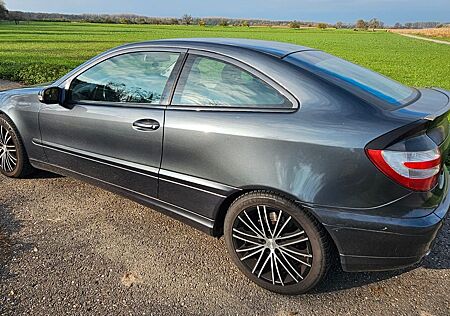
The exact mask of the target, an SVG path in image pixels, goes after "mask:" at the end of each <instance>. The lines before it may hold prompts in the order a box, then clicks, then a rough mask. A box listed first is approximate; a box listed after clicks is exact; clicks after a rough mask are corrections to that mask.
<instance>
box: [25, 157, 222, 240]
mask: <svg viewBox="0 0 450 316" xmlns="http://www.w3.org/2000/svg"><path fill="white" fill-rule="evenodd" d="M30 163H31V165H32V166H33V167H35V168H37V169H42V170H46V171H50V172H53V173H57V174H60V175H63V176H68V177H71V178H74V179H77V180H80V181H83V182H86V183H89V184H92V185H94V186H97V187H100V188H102V189H105V190H108V191H110V192H113V193H116V194H118V195H121V196H124V197H126V198H128V199H130V200H133V201H135V202H137V203H139V204H142V205H144V206H147V207H150V208H152V209H155V210H156V211H158V212H160V213H163V214H165V215H168V216H170V217H172V218H174V219H177V220H179V221H181V222H183V223H186V224H188V225H190V226H192V227H194V228H196V229H198V230H200V231H202V232H204V233H206V234H208V235H211V236H212V235H213V228H214V220H212V219H210V218H207V217H204V216H201V215H199V214H196V213H194V212H191V211H189V210H186V209H184V208H181V207H179V206H176V205H173V204H170V203H167V202H164V201H162V200H159V199H157V198H155V197H151V196H147V195H144V194H142V193H139V192H136V191H133V190H130V189H127V188H124V187H122V186H118V185H115V184H113V183H109V182H106V181H103V180H99V179H97V178H94V177H90V176H87V175H84V174H81V173H78V172H75V171H72V170H68V169H66V168H62V167H59V166H56V165H53V164H50V163H47V162H43V161H39V160H34V159H30Z"/></svg>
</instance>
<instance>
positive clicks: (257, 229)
mask: <svg viewBox="0 0 450 316" xmlns="http://www.w3.org/2000/svg"><path fill="white" fill-rule="evenodd" d="M244 214H245V216H246V217H247V219H248V220H249V221H250V224H252V225H253V227H254V228H255V229H256V231H257V232H258V234H259V235H260V236H261V237H263V236H264V234H263V233H262V232H261V231H260V230H259V228H258V227H257V226H256V224H255V223H253V221H252V220H251V218H250V216H248V214H247V212H246V211H244ZM241 221H242V219H241ZM244 224H246V223H244ZM248 227H249V228H250V226H248ZM253 232H254V233H256V232H255V231H253Z"/></svg>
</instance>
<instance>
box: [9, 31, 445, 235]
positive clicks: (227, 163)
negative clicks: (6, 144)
mask: <svg viewBox="0 0 450 316" xmlns="http://www.w3.org/2000/svg"><path fill="white" fill-rule="evenodd" d="M161 49H162V50H174V51H179V50H183V51H187V52H188V53H204V52H209V53H210V54H215V56H216V57H217V58H231V59H233V60H234V61H235V63H237V64H238V65H241V66H242V67H249V68H251V69H252V70H253V71H254V72H255V73H259V74H260V75H261V76H267V77H268V78H270V80H272V81H273V82H276V84H277V85H279V86H280V89H283V90H284V91H287V93H288V94H289V95H290V96H291V97H292V98H294V99H295V100H296V101H297V102H298V104H297V108H294V109H293V110H292V111H249V110H236V109H231V110H230V109H228V110H227V109H204V108H186V107H178V106H176V105H173V104H170V99H167V100H166V102H165V103H164V104H162V105H163V107H155V108H154V109H152V108H128V107H122V106H120V107H118V106H113V105H111V106H104V105H103V106H98V105H97V106H94V105H80V106H77V107H75V108H73V109H67V108H63V107H60V106H58V105H43V104H41V103H40V102H39V101H38V98H37V94H38V92H39V91H40V90H41V89H42V87H41V88H29V89H20V90H12V91H8V92H3V93H1V94H0V111H2V112H3V113H5V114H6V115H8V116H9V117H10V118H11V119H12V120H13V121H14V123H15V124H16V126H17V128H18V130H19V132H20V134H21V136H22V138H23V140H24V143H25V147H26V149H27V152H28V154H29V156H30V158H31V161H32V163H33V164H35V165H36V166H39V167H42V166H44V165H43V164H45V163H47V164H49V165H53V166H55V167H62V168H63V169H65V170H67V171H71V172H74V174H79V175H85V176H87V177H89V178H92V179H94V180H99V181H100V182H101V183H102V184H103V185H105V186H106V187H108V186H114V187H115V188H118V189H120V190H121V193H123V194H126V195H128V196H130V197H132V198H134V199H137V200H140V201H144V202H145V201H147V200H151V201H152V202H153V203H159V204H160V205H161V207H162V208H167V209H170V210H171V211H172V212H175V213H176V214H178V215H179V216H181V217H187V218H189V219H190V220H191V221H192V222H191V224H193V223H201V224H200V225H204V226H206V227H207V228H208V229H209V232H210V233H214V232H213V231H211V228H212V225H213V223H214V221H215V220H216V219H219V218H220V217H221V216H223V214H221V212H223V208H221V206H222V205H226V201H227V200H228V199H229V198H230V197H233V196H235V195H236V193H238V192H242V191H245V190H248V189H271V190H273V191H277V192H281V193H283V194H285V195H287V196H290V197H292V198H294V199H296V200H297V201H299V202H300V203H303V205H305V206H307V207H309V208H310V209H311V210H312V212H313V213H314V212H315V214H316V216H317V217H318V218H319V219H320V220H321V221H322V222H323V223H324V224H329V223H331V221H332V220H331V219H329V218H328V217H327V215H326V214H327V213H326V212H325V211H322V212H319V211H317V212H316V211H315V210H316V209H317V210H319V209H327V210H331V211H332V210H338V209H340V210H345V211H346V212H350V213H353V214H357V213H360V214H366V215H367V214H368V215H372V216H391V217H399V218H402V217H403V218H407V217H409V218H415V217H417V218H418V217H423V216H425V215H427V214H429V213H430V212H432V211H433V208H434V207H436V206H437V205H438V204H439V203H440V198H439V196H440V194H441V193H442V192H441V191H442V188H436V189H435V190H433V191H430V192H425V193H420V192H414V193H413V192H411V191H410V190H408V189H406V188H404V187H402V186H400V185H398V184H397V183H394V182H393V181H392V180H390V179H388V178H387V177H386V176H385V175H384V174H382V173H381V172H380V171H379V170H378V169H377V168H376V167H375V166H374V165H373V164H372V163H371V162H370V161H369V159H368V158H367V156H366V154H365V146H366V145H367V144H368V143H369V142H371V141H372V140H374V139H376V138H377V137H379V136H380V135H383V134H385V133H387V132H390V131H392V130H395V129H397V128H400V127H402V126H405V125H406V124H410V123H413V122H415V121H417V120H419V119H422V118H425V117H427V116H428V115H430V113H435V112H437V111H438V110H439V109H441V108H444V107H445V106H446V105H447V103H448V97H447V96H446V95H445V92H439V91H436V90H431V89H426V90H421V98H420V99H419V101H417V102H416V103H414V104H413V105H411V106H408V107H404V108H399V109H397V110H390V111H388V110H384V109H381V108H379V107H377V106H375V105H372V104H370V103H368V102H366V101H364V100H363V99H362V98H360V97H358V96H357V95H355V94H353V93H350V92H349V91H345V89H342V88H340V87H338V86H336V85H334V84H332V83H330V82H327V81H326V80H323V79H322V78H320V77H318V76H317V75H315V74H313V73H310V72H307V71H305V70H304V69H302V68H301V67H296V66H294V65H293V64H291V63H289V62H287V61H286V60H284V59H282V58H283V57H285V56H287V55H289V54H292V53H294V52H301V51H304V50H310V48H306V47H301V46H296V45H291V44H280V43H272V42H263V41H250V40H231V39H227V40H221V39H215V40H205V39H193V40H164V41H153V42H146V43H138V44H130V45H125V46H123V47H119V48H116V49H113V50H110V51H108V52H106V53H104V54H101V55H99V56H97V57H95V58H94V59H92V60H91V61H88V62H86V63H85V64H83V65H81V66H80V67H78V68H77V69H75V70H74V71H73V72H71V73H69V74H68V75H66V76H64V77H63V78H61V79H60V80H58V81H56V83H55V85H58V86H60V87H62V88H63V87H67V84H68V83H69V82H70V80H71V79H73V77H74V76H75V75H76V74H78V73H80V72H82V71H84V70H85V69H87V68H89V67H90V66H92V65H94V64H95V63H97V62H99V61H101V60H104V59H105V58H109V57H111V56H113V55H116V54H120V53H124V52H132V51H142V50H149V51H152V50H161ZM300 54H301V53H300ZM420 104H424V105H427V107H426V108H424V106H420ZM165 106H167V107H165ZM146 118H151V119H155V120H158V121H160V123H161V126H162V127H161V128H160V129H158V130H157V131H155V132H149V133H147V132H145V133H142V132H137V131H135V130H134V129H133V128H132V123H133V122H134V121H135V120H138V119H146ZM163 134H164V135H163ZM159 163H160V165H159ZM158 178H159V180H158ZM439 190H441V191H439ZM406 197H408V198H406ZM224 201H225V202H224ZM223 203H225V204H223ZM159 204H158V205H159ZM421 205H426V207H423V208H421Z"/></svg>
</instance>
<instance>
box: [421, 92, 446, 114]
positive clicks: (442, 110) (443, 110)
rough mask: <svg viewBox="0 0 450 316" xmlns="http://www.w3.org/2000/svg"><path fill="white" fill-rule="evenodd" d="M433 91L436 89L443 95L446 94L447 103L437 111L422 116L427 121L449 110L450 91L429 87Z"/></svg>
mask: <svg viewBox="0 0 450 316" xmlns="http://www.w3.org/2000/svg"><path fill="white" fill-rule="evenodd" d="M431 89H433V90H435V91H438V92H440V93H442V94H444V95H445V96H447V105H445V106H444V107H442V108H441V109H439V110H438V111H436V112H434V113H432V114H428V115H427V116H425V117H424V119H425V120H427V121H434V120H435V119H437V118H438V117H439V116H441V115H443V114H445V113H446V112H448V111H450V102H449V101H450V93H449V92H448V91H445V90H442V89H439V88H431Z"/></svg>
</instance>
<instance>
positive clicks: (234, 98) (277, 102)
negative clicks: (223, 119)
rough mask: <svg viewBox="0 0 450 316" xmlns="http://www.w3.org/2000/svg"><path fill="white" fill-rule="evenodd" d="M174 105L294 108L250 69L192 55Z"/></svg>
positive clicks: (183, 72) (179, 84)
mask: <svg viewBox="0 0 450 316" xmlns="http://www.w3.org/2000/svg"><path fill="white" fill-rule="evenodd" d="M172 103H173V104H175V105H188V106H229V107H257V108H291V107H292V103H291V102H290V101H289V100H288V99H286V97H284V96H283V95H282V94H281V93H279V92H278V91H277V90H276V89H275V88H273V87H271V86H269V85H268V84H267V83H265V82H264V81H263V80H261V79H259V78H257V77H255V76H254V75H252V74H250V73H249V72H247V71H245V70H243V69H241V68H239V67H237V66H234V65H232V64H229V63H226V62H224V61H221V60H217V59H213V58H209V57H204V56H195V55H190V56H189V57H188V60H187V61H186V64H185V66H184V69H183V71H182V73H181V77H180V80H179V83H178V85H177V88H176V90H175V94H174V97H173V101H172Z"/></svg>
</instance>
